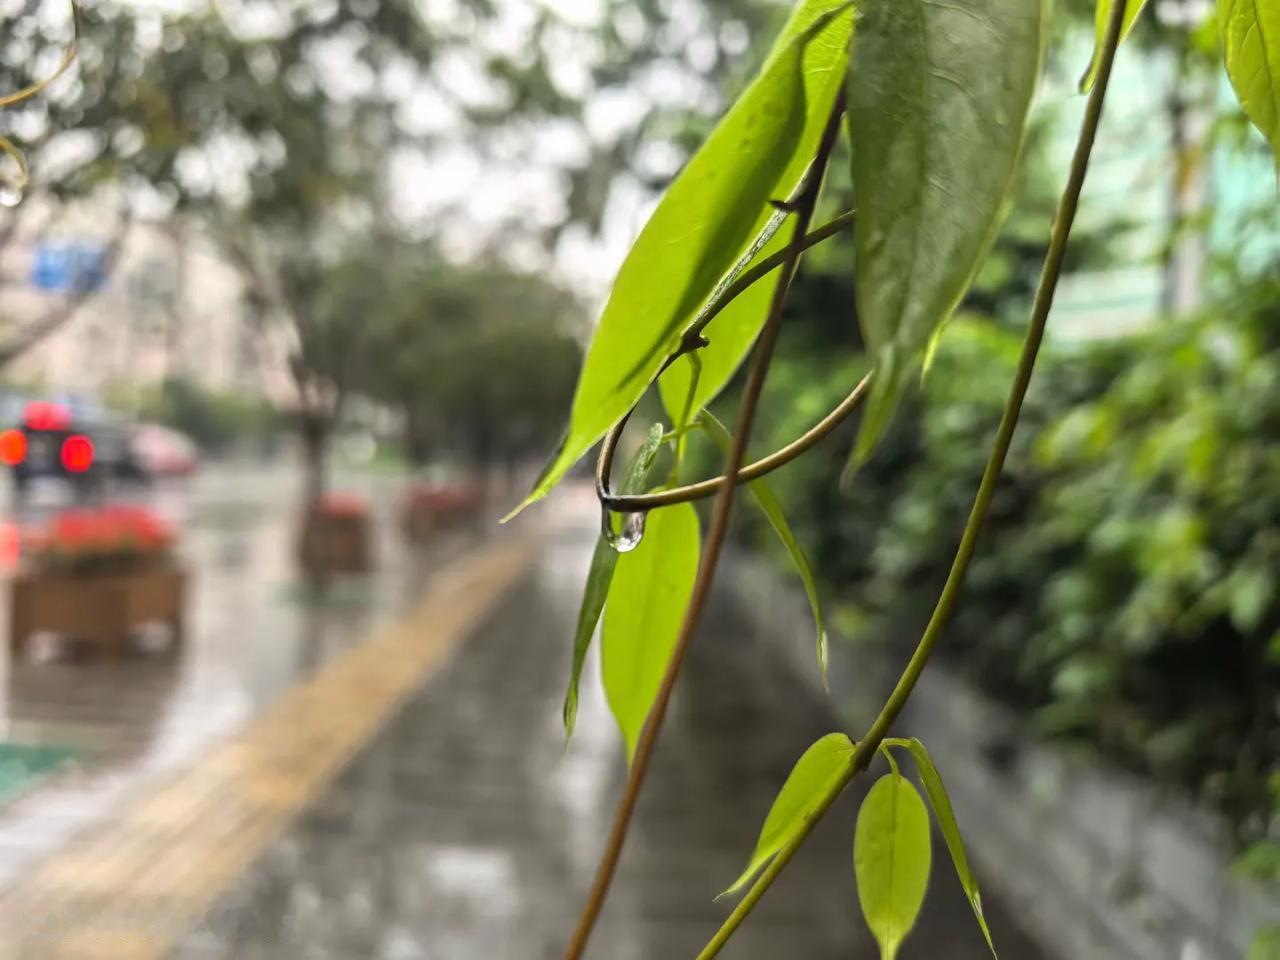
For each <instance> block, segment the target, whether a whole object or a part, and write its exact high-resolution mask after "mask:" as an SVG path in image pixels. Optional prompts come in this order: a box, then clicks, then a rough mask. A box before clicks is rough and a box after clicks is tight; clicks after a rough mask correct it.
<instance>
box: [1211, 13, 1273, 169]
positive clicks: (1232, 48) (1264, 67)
mask: <svg viewBox="0 0 1280 960" xmlns="http://www.w3.org/2000/svg"><path fill="white" fill-rule="evenodd" d="M1218 24H1219V28H1220V29H1221V30H1222V46H1223V49H1224V50H1225V51H1226V60H1227V75H1228V76H1230V78H1231V86H1232V87H1234V88H1235V91H1236V96H1237V97H1238V98H1239V100H1240V105H1241V106H1242V107H1244V112H1245V113H1246V114H1248V116H1249V119H1250V120H1252V121H1253V122H1254V123H1255V124H1256V125H1257V127H1258V129H1259V130H1261V131H1262V132H1263V133H1264V134H1265V135H1266V137H1267V139H1268V140H1269V141H1270V142H1271V149H1272V151H1273V152H1274V153H1275V154H1276V158H1277V161H1278V162H1280V5H1277V4H1276V3H1275V2H1274V0H1218Z"/></svg>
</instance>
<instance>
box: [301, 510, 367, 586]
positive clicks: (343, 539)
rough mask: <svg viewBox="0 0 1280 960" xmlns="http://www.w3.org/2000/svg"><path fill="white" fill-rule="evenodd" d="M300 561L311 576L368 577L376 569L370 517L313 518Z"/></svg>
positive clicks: (324, 515) (305, 533) (325, 515)
mask: <svg viewBox="0 0 1280 960" xmlns="http://www.w3.org/2000/svg"><path fill="white" fill-rule="evenodd" d="M298 561H299V563H301V564H302V569H303V570H304V571H306V572H307V573H311V574H318V573H367V572H368V571H369V570H371V569H372V568H373V551H372V533H371V530H370V522H369V516H368V514H363V513H357V514H332V513H315V512H313V513H311V514H309V515H308V516H307V518H306V519H305V520H304V521H303V525H302V536H301V537H300V538H299V542H298Z"/></svg>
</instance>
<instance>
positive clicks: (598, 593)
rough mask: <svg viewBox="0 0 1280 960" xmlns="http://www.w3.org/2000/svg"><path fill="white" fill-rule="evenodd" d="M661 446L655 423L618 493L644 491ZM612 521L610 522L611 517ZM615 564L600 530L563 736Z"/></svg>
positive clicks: (569, 728) (576, 639) (573, 714)
mask: <svg viewBox="0 0 1280 960" xmlns="http://www.w3.org/2000/svg"><path fill="white" fill-rule="evenodd" d="M660 446H662V424H660V423H655V424H654V425H653V426H652V427H650V428H649V435H648V436H647V437H645V440H644V443H642V444H641V445H640V448H639V449H638V450H636V452H635V453H634V454H632V455H631V459H630V460H629V461H628V462H627V468H626V470H625V471H624V472H623V476H622V486H621V487H620V488H619V491H620V492H621V493H623V494H632V493H643V492H644V491H645V490H647V489H648V488H649V484H650V483H651V481H652V477H653V468H654V466H655V464H656V463H657V461H658V448H659V447H660ZM611 522H613V521H612V518H611ZM617 565H618V551H617V550H615V549H614V548H613V547H612V546H610V544H609V541H608V540H607V539H606V538H605V535H604V533H603V532H602V533H601V534H600V536H599V538H597V540H596V549H595V553H593V554H592V555H591V569H590V570H589V571H588V572H587V585H586V587H585V589H583V591H582V606H581V607H579V608H578V626H577V628H576V629H575V630H574V635H573V665H572V667H571V668H570V673H569V689H568V691H566V693H565V695H564V734H565V739H568V738H569V737H571V736H573V724H574V721H576V720H577V718H578V680H579V678H580V677H581V676H582V665H583V664H584V663H586V660H587V650H588V648H590V646H591V637H592V635H593V634H594V633H595V632H596V624H597V623H598V622H599V621H600V612H601V611H602V610H604V601H605V598H606V597H607V596H608V595H609V585H610V584H611V583H613V571H614V570H615V569H616V567H617Z"/></svg>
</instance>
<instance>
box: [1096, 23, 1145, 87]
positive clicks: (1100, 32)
mask: <svg viewBox="0 0 1280 960" xmlns="http://www.w3.org/2000/svg"><path fill="white" fill-rule="evenodd" d="M1114 3H1115V0H1098V4H1097V7H1096V8H1095V9H1094V15H1093V22H1094V28H1095V31H1096V35H1097V39H1096V40H1095V41H1094V45H1093V58H1092V59H1091V60H1090V61H1089V68H1088V69H1087V70H1085V72H1084V76H1082V77H1081V78H1080V92H1081V93H1088V92H1089V91H1090V90H1091V89H1092V88H1093V82H1094V81H1095V80H1097V79H1098V65H1099V58H1100V57H1101V56H1102V41H1103V38H1104V37H1105V36H1106V35H1107V24H1108V23H1110V22H1111V11H1112V10H1114V9H1115V7H1114ZM1146 5H1147V0H1125V7H1124V26H1123V27H1121V30H1120V39H1121V40H1123V39H1124V38H1125V37H1127V36H1129V31H1130V30H1132V29H1133V25H1134V24H1135V23H1137V22H1138V14H1140V13H1142V8H1143V7H1145V6H1146Z"/></svg>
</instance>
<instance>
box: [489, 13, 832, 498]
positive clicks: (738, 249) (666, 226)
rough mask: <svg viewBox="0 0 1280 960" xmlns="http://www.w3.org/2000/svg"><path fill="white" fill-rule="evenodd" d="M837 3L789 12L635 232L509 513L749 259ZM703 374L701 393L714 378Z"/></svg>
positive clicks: (560, 471) (590, 440)
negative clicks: (569, 392) (560, 429)
mask: <svg viewBox="0 0 1280 960" xmlns="http://www.w3.org/2000/svg"><path fill="white" fill-rule="evenodd" d="M840 7H841V3H840V2H838V0H802V2H801V3H799V4H798V5H797V7H796V10H795V12H794V13H793V14H792V16H791V19H790V20H789V21H788V22H787V24H786V26H785V27H784V28H783V31H782V34H781V35H780V37H779V40H778V42H777V43H776V44H775V46H774V49H773V51H772V52H771V53H770V55H769V58H768V59H767V60H766V62H765V65H764V67H763V68H762V70H761V72H760V74H759V75H758V76H757V77H756V78H755V80H753V81H752V83H751V84H750V85H749V86H748V87H747V89H746V90H744V91H743V93H742V95H741V96H740V97H739V98H738V100H737V102H736V103H734V105H733V106H732V107H731V108H730V110H729V112H728V113H727V114H726V115H725V117H724V119H723V120H721V121H720V123H719V125H718V126H717V127H716V128H715V129H714V130H713V131H712V132H711V135H710V136H709V137H708V138H707V139H706V141H705V142H704V143H703V145H702V147H701V149H699V150H698V152H697V153H696V154H694V156H693V158H692V159H691V160H690V161H689V163H688V164H687V165H686V166H685V168H684V169H683V170H682V171H681V172H680V174H679V176H677V177H676V179H675V181H674V182H673V183H672V184H671V186H670V188H669V189H668V190H667V193H666V195H665V196H664V197H663V198H662V201H661V202H660V203H659V204H658V206H657V208H656V209H655V210H654V212H653V215H652V216H651V217H650V218H649V222H648V223H646V224H645V226H644V229H643V230H641V231H640V235H639V236H638V237H637V238H636V241H635V244H634V245H633V246H632V248H631V252H630V253H629V254H628V255H627V258H626V260H624V261H623V264H622V267H621V269H620V270H619V271H618V276H617V277H616V279H615V280H614V283H613V290H612V292H611V293H610V295H609V301H608V303H607V304H605V308H604V312H603V314H602V315H601V317H600V323H599V325H598V326H597V327H596V331H595V335H594V336H593V337H592V340H591V346H590V347H589V348H588V350H587V355H586V358H585V360H584V361H583V365H582V373H581V374H580V376H579V378H578V386H577V390H576V392H575V393H574V398H573V407H572V410H571V411H570V414H569V429H568V432H567V434H566V436H565V439H564V441H563V443H562V444H561V445H560V449H559V450H558V451H557V452H556V454H555V456H554V457H553V458H552V460H551V462H550V463H549V464H548V465H547V468H546V469H545V470H544V471H543V473H542V475H541V476H540V477H539V478H538V481H537V483H536V484H535V485H534V488H533V490H532V492H531V493H530V494H529V496H528V497H526V498H525V501H524V502H523V503H522V504H520V506H519V507H517V508H516V510H514V511H512V513H511V514H509V515H508V516H509V517H510V516H514V515H515V513H518V512H519V511H520V510H522V509H523V508H524V507H526V506H528V505H529V504H530V503H532V502H534V501H535V500H539V499H541V498H542V497H544V496H546V494H547V493H548V492H549V491H550V490H551V488H552V487H554V486H555V485H556V484H557V483H558V482H559V481H560V478H561V477H563V476H564V474H565V473H566V471H568V469H569V468H570V467H571V466H573V464H574V463H576V462H577V461H578V459H579V458H580V457H581V456H582V455H583V454H584V453H585V452H586V451H587V450H588V449H589V448H590V447H591V445H592V444H594V443H595V442H596V441H597V440H599V439H600V437H601V436H602V435H603V434H604V433H605V431H606V430H608V429H609V427H610V426H612V425H613V424H614V423H616V422H617V421H618V419H619V418H620V417H621V416H622V415H623V414H625V413H626V412H627V410H629V409H630V408H631V407H632V406H633V405H634V404H635V402H636V401H637V400H639V399H640V397H641V395H642V394H643V393H644V391H645V389H646V388H647V387H648V385H649V383H650V382H651V381H652V380H653V378H654V376H655V374H657V372H658V370H659V368H660V367H661V366H662V363H663V361H664V360H665V359H666V355H667V354H668V352H669V351H670V350H671V349H672V348H673V347H674V345H675V343H676V342H677V341H678V340H679V337H680V336H681V332H682V331H683V330H684V328H685V327H686V326H687V325H688V324H689V322H690V321H691V320H692V318H693V316H694V314H695V313H696V311H697V310H698V309H699V308H700V307H701V306H702V305H703V304H704V303H705V302H706V301H707V299H708V297H709V296H710V295H711V294H712V292H713V290H714V289H715V288H716V287H717V285H718V284H720V283H722V282H723V279H724V277H725V274H726V273H729V272H730V271H731V270H732V269H733V268H734V267H736V266H737V265H738V264H739V263H740V261H741V260H742V259H743V258H744V257H747V256H749V255H750V253H751V250H752V249H753V246H754V243H755V239H756V237H757V235H758V234H759V233H760V231H761V229H762V228H763V227H764V226H765V224H766V223H768V222H769V220H770V218H771V217H772V214H773V210H772V209H771V208H770V206H769V201H770V200H771V199H773V198H775V197H777V196H778V195H783V196H785V195H787V194H788V193H790V191H791V189H792V188H793V187H794V186H795V183H794V182H793V181H794V180H795V179H798V175H797V176H795V177H792V178H791V179H790V180H789V179H788V177H789V176H790V174H791V169H792V168H793V167H794V165H795V158H794V155H793V154H794V150H795V149H798V145H799V144H800V143H801V142H802V141H803V140H804V137H805V132H806V115H807V112H808V110H807V104H806V100H805V96H806V92H807V89H808V83H809V79H810V78H809V77H807V76H806V70H810V69H814V68H813V64H812V63H811V62H810V54H809V48H810V47H811V46H813V45H814V44H817V43H821V44H822V45H823V47H822V49H826V46H827V44H828V40H827V38H826V37H825V36H824V34H825V33H826V32H827V30H828V29H830V28H832V25H833V23H836V22H839V23H842V24H844V23H846V21H851V19H852V13H850V14H849V15H848V16H844V15H841V16H838V17H837V16H833V15H832V13H833V11H834V10H838V9H840ZM827 69H830V67H829V66H828V68H827ZM806 159H807V158H806ZM723 320H724V318H723V317H720V318H718V321H717V322H722V321H723ZM759 322H763V315H761V317H760V319H759ZM717 363H718V361H717ZM717 369H718V367H717ZM706 379H707V383H708V387H709V386H710V385H711V384H712V382H713V381H718V380H719V374H718V373H717V374H716V375H715V376H708V377H707V378H706ZM719 385H723V383H722V381H721V382H720V384H719ZM699 389H700V390H702V389H705V388H702V387H700V388H699ZM717 389H718V387H717ZM678 394H679V395H678V397H677V398H676V400H675V404H676V409H677V412H678V410H679V405H680V404H683V402H684V399H685V393H684V392H683V391H678Z"/></svg>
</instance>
